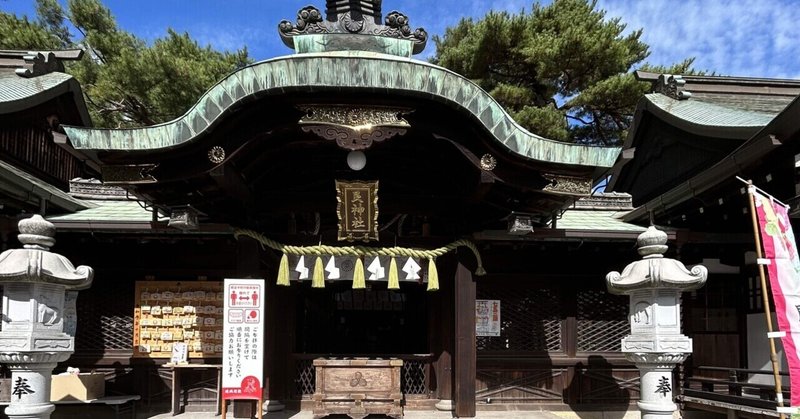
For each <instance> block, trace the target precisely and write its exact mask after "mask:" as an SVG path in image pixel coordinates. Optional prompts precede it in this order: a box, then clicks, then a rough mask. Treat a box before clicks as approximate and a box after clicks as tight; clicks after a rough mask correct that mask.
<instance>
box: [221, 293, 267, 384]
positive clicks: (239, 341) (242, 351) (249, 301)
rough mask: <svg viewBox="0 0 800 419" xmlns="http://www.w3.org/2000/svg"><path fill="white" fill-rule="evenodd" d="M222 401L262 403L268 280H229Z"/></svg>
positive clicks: (226, 301) (226, 298)
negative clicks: (266, 284) (244, 400)
mask: <svg viewBox="0 0 800 419" xmlns="http://www.w3.org/2000/svg"><path fill="white" fill-rule="evenodd" d="M224 312H225V316H224V329H223V332H224V337H225V339H224V342H223V352H224V357H223V359H222V398H223V399H256V400H261V388H262V382H263V367H264V280H263V279H225V311H224Z"/></svg>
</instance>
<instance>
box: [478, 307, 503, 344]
mask: <svg viewBox="0 0 800 419" xmlns="http://www.w3.org/2000/svg"><path fill="white" fill-rule="evenodd" d="M475 335H476V336H500V300H475Z"/></svg>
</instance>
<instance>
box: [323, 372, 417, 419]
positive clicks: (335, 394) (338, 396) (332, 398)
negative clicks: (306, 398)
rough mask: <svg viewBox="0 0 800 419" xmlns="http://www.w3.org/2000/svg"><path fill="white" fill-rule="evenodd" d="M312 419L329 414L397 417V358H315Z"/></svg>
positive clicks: (355, 417) (356, 418)
mask: <svg viewBox="0 0 800 419" xmlns="http://www.w3.org/2000/svg"><path fill="white" fill-rule="evenodd" d="M314 367H315V368H316V375H317V383H316V389H315V391H314V396H313V400H314V419H319V418H321V417H324V416H327V415H333V414H343V415H348V416H350V417H351V418H353V419H362V418H364V417H366V416H367V415H372V414H378V415H386V416H389V417H392V418H396V419H400V418H402V417H403V407H402V406H401V404H400V402H401V400H402V397H403V395H402V393H401V392H400V369H401V368H402V367H403V361H402V360H400V359H315V360H314Z"/></svg>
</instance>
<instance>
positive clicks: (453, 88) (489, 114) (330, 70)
mask: <svg viewBox="0 0 800 419" xmlns="http://www.w3.org/2000/svg"><path fill="white" fill-rule="evenodd" d="M387 63H389V64H392V65H386V64H387ZM398 67H404V68H398ZM398 75H402V77H400V76H398ZM327 87H330V88H331V89H334V88H351V89H370V90H374V89H381V90H383V91H387V90H388V91H390V92H395V93H401V92H407V93H409V94H414V95H415V96H417V97H419V95H420V93H421V94H426V95H427V96H429V97H431V98H433V99H437V100H439V101H443V102H448V103H451V104H454V105H455V106H457V107H459V108H461V109H462V110H465V111H466V112H468V113H470V114H471V115H472V116H473V117H474V118H475V119H476V120H477V121H478V122H479V123H480V124H481V125H483V127H484V128H485V129H486V130H487V131H488V132H489V133H490V135H491V136H492V137H494V139H495V140H496V141H497V142H499V143H500V144H502V145H503V146H504V147H505V148H506V149H508V150H509V151H510V152H512V153H515V154H518V155H521V156H523V157H526V158H529V159H532V160H538V161H545V162H551V163H560V164H570V165H580V166H600V167H611V166H612V165H613V164H614V161H615V160H616V157H617V155H618V154H619V152H620V151H621V148H619V147H598V146H588V145H582V144H575V143H567V142H560V141H554V140H550V139H547V138H544V137H541V136H538V135H536V134H533V133H531V132H529V131H527V130H525V129H524V128H523V127H521V126H520V125H519V124H518V123H517V122H516V121H514V120H513V118H511V116H510V115H508V113H506V112H505V110H504V109H503V108H502V107H501V106H500V105H499V103H497V101H496V100H494V98H492V97H491V96H490V95H489V94H488V93H487V92H486V91H484V90H483V89H481V88H480V87H479V86H477V85H476V84H475V83H473V82H472V81H470V80H468V79H466V78H464V77H463V76H461V75H458V74H456V73H455V72H452V71H450V70H447V69H445V68H442V67H439V66H436V65H433V64H430V63H426V62H423V61H418V60H415V59H411V58H403V57H397V56H392V55H385V54H378V53H365V52H359V51H341V52H329V53H308V54H297V55H290V56H283V57H277V58H273V59H269V60H265V61H261V62H258V63H254V64H251V65H249V66H246V67H243V68H241V69H238V70H236V71H235V72H233V73H231V74H229V75H228V76H226V77H225V78H223V79H222V80H220V81H219V82H218V83H216V84H215V85H214V86H212V87H211V88H210V89H209V90H208V91H206V92H205V93H204V94H203V96H201V97H200V99H199V100H198V101H197V102H196V103H195V105H194V106H193V107H192V108H191V109H189V110H188V111H187V112H186V113H185V114H184V115H182V116H180V117H178V118H176V119H174V120H172V121H168V122H165V123H162V124H158V125H153V126H149V127H140V128H126V129H87V128H83V127H74V126H64V129H65V130H66V131H67V135H68V136H69V138H70V141H71V143H72V144H73V146H74V147H75V148H76V149H79V150H87V151H88V150H120V151H123V150H124V151H128V150H140V151H143V150H159V149H169V148H173V147H177V146H180V145H182V144H184V143H188V142H192V141H194V140H195V139H196V138H197V137H198V136H200V135H201V134H203V133H205V132H207V131H208V130H209V128H210V126H211V125H212V124H213V123H214V122H216V121H217V120H218V119H219V118H220V117H221V116H222V115H223V114H224V113H225V112H226V111H227V110H228V109H230V107H231V106H233V105H234V104H236V103H238V102H240V101H242V100H243V99H245V98H250V97H253V96H256V95H261V96H263V95H265V94H267V95H268V94H275V95H278V94H285V91H284V89H287V88H313V89H314V90H315V91H316V92H320V91H322V90H323V89H325V88H327Z"/></svg>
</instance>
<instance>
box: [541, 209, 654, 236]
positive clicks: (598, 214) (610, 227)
mask: <svg viewBox="0 0 800 419" xmlns="http://www.w3.org/2000/svg"><path fill="white" fill-rule="evenodd" d="M628 212H630V211H618V210H613V211H605V210H586V209H569V210H566V211H564V213H563V214H562V215H561V218H559V219H558V222H557V223H556V226H557V227H558V228H559V229H564V230H602V231H637V232H643V231H645V230H647V229H646V228H644V227H642V226H638V225H635V224H630V223H626V222H625V221H623V220H622V218H621V217H622V216H623V215H625V214H627V213H628Z"/></svg>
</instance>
